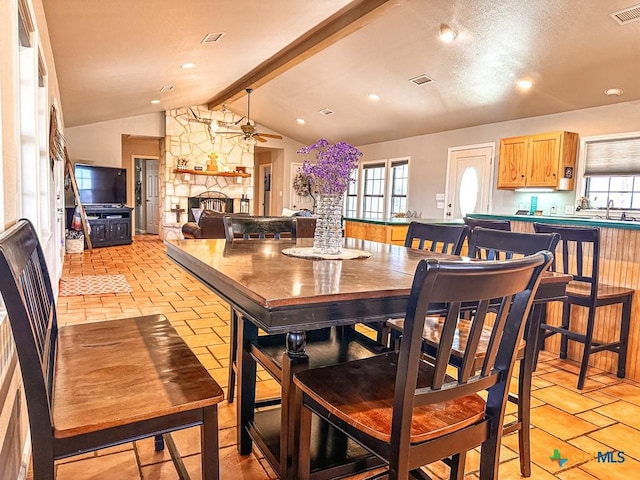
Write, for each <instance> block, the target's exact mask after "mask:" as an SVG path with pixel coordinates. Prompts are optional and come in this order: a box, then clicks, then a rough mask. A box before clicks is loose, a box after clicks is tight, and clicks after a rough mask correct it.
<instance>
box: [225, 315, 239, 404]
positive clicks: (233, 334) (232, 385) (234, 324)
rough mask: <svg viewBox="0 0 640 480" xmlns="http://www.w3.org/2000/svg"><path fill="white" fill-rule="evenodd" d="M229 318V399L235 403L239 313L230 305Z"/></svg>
mask: <svg viewBox="0 0 640 480" xmlns="http://www.w3.org/2000/svg"><path fill="white" fill-rule="evenodd" d="M230 310H231V313H230V318H229V380H228V383H227V401H228V402H229V403H233V397H234V394H235V391H236V362H237V358H238V334H237V332H238V314H237V312H236V310H235V309H234V308H233V305H232V306H231V307H230Z"/></svg>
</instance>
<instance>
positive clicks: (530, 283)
mask: <svg viewBox="0 0 640 480" xmlns="http://www.w3.org/2000/svg"><path fill="white" fill-rule="evenodd" d="M551 257H552V255H551V253H550V252H541V253H538V254H535V255H532V256H529V257H526V258H523V259H516V260H504V261H499V262H468V261H442V260H441V261H438V260H436V259H425V260H422V261H420V263H419V264H418V266H417V268H416V272H415V276H414V280H413V285H412V288H411V293H410V296H409V301H408V306H407V312H406V316H405V336H404V341H403V342H401V344H400V350H399V351H394V352H389V353H384V354H381V355H376V356H373V357H370V358H367V359H362V360H356V361H351V362H346V363H342V364H340V365H335V366H329V367H324V368H317V369H309V370H306V371H302V372H298V373H296V374H295V376H294V382H295V385H296V387H297V388H298V390H299V398H300V400H299V403H300V404H301V420H300V427H299V434H298V436H299V445H300V454H299V458H298V464H297V470H298V477H297V478H299V479H307V478H310V474H311V466H312V463H311V445H310V439H311V420H312V416H313V414H315V415H317V416H319V417H320V418H321V419H322V420H323V421H325V422H328V423H329V424H332V425H334V426H335V427H337V428H338V429H340V430H341V431H343V432H344V433H345V434H346V435H347V436H348V437H350V438H352V439H354V440H355V441H356V442H357V443H359V444H360V445H362V446H364V447H365V448H367V449H368V450H370V451H371V452H372V453H374V454H375V455H376V456H377V457H379V458H380V459H382V460H383V461H384V462H385V463H386V464H387V465H388V467H389V472H388V476H389V478H390V479H392V480H395V479H403V480H404V479H406V478H408V477H409V474H410V472H412V471H416V470H417V469H419V468H420V467H421V466H423V465H427V464H429V463H433V462H435V461H438V460H442V459H447V461H448V463H450V465H451V469H452V471H451V473H452V475H451V476H452V478H456V479H462V478H463V477H464V464H465V457H466V452H467V451H468V450H470V449H473V448H475V447H477V446H481V456H480V479H482V480H486V479H494V478H497V476H498V464H499V452H500V445H501V437H502V431H501V430H502V423H503V419H504V413H505V408H506V402H507V395H508V389H509V382H510V379H511V374H512V371H513V366H514V363H515V354H516V350H517V346H518V345H519V342H520V339H521V338H522V332H523V329H524V320H525V318H526V317H527V315H528V312H529V310H530V307H531V304H532V301H533V297H534V295H535V292H536V290H537V288H538V284H539V277H540V274H541V272H542V271H543V270H544V269H545V268H547V265H548V264H549V263H550V261H551ZM495 299H498V300H495ZM496 301H497V302H498V305H496V303H495V302H496ZM434 305H438V306H441V308H442V309H443V310H442V311H443V314H444V320H443V326H442V334H441V338H440V342H439V344H438V345H437V347H436V353H435V355H434V356H433V358H428V357H425V356H424V355H423V349H422V345H423V341H422V333H423V328H424V319H425V317H426V316H427V312H428V310H429V308H430V306H431V307H433V306H434ZM491 305H493V306H497V314H496V315H495V319H494V322H493V324H492V325H491V326H489V325H487V324H486V323H487V322H486V321H487V318H488V315H487V313H488V312H489V309H490V308H489V307H490V306H491ZM469 306H472V307H473V315H472V318H471V322H472V323H471V328H470V330H469V339H468V341H467V346H466V350H465V353H464V355H463V357H462V362H461V364H460V367H459V371H460V374H459V375H458V378H457V379H455V378H452V377H450V376H449V375H447V367H448V365H449V361H450V357H451V355H452V352H453V343H454V340H455V332H456V329H457V322H458V318H459V315H460V313H461V311H462V309H463V308H468V307H469ZM488 327H489V328H491V334H490V337H489V339H488V345H487V349H486V353H485V355H484V356H483V358H482V365H481V367H480V368H478V365H477V357H478V355H479V352H478V346H479V344H480V338H481V335H482V333H483V332H484V331H485V328H488ZM483 392H484V394H486V400H485V399H483V396H482V395H480V393H483ZM418 478H424V477H423V476H419V477H418Z"/></svg>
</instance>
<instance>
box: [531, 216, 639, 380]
mask: <svg viewBox="0 0 640 480" xmlns="http://www.w3.org/2000/svg"><path fill="white" fill-rule="evenodd" d="M533 226H534V228H535V230H536V232H544V233H557V234H559V235H560V245H561V258H562V268H561V271H562V272H564V273H569V274H571V275H573V281H572V282H571V283H569V285H568V286H567V301H566V302H565V303H564V305H563V307H562V321H561V324H560V325H559V326H555V325H549V324H547V323H546V322H544V323H542V324H541V325H540V328H541V329H542V330H543V332H542V340H541V342H540V344H539V347H540V348H544V340H545V339H546V338H547V337H550V336H551V335H555V334H560V336H561V341H560V358H567V346H568V341H569V340H571V341H574V342H577V343H581V344H583V345H584V348H583V351H582V360H581V362H580V373H579V375H578V385H577V388H578V390H582V389H583V388H584V382H585V379H586V376H587V368H588V366H589V356H590V355H592V354H594V353H597V352H602V351H610V352H614V353H617V354H618V366H617V376H618V377H619V378H624V376H625V369H626V361H627V342H628V340H629V324H630V322H631V302H632V300H633V289H631V288H626V287H618V286H615V285H606V284H604V283H602V282H600V279H599V274H600V229H599V228H598V227H572V226H567V225H555V224H554V225H549V224H543V223H534V224H533ZM556 266H557V263H556V260H555V259H554V262H553V267H552V268H553V270H556ZM616 304H620V306H621V309H620V318H619V319H617V320H614V322H615V323H611V324H610V325H609V330H610V331H616V330H617V333H618V334H617V336H618V339H617V340H613V341H604V340H596V339H594V330H595V324H596V310H597V309H598V307H603V306H606V305H616ZM574 306H576V307H584V308H586V309H587V317H586V325H585V328H584V330H583V332H584V333H583V332H582V331H577V330H578V329H577V328H576V326H575V325H572V318H571V311H572V307H574ZM576 320H577V319H576V318H575V316H574V318H573V322H575V321H576Z"/></svg>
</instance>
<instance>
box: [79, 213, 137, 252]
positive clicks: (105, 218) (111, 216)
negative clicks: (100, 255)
mask: <svg viewBox="0 0 640 480" xmlns="http://www.w3.org/2000/svg"><path fill="white" fill-rule="evenodd" d="M131 210H133V209H132V208H129V207H113V206H109V205H105V206H96V205H91V206H85V207H84V211H85V213H86V214H87V220H88V222H89V225H90V226H91V245H92V246H94V247H111V246H113V245H129V244H130V243H131V242H132V240H131Z"/></svg>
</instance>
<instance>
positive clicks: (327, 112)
mask: <svg viewBox="0 0 640 480" xmlns="http://www.w3.org/2000/svg"><path fill="white" fill-rule="evenodd" d="M318 113H319V114H320V115H333V110H331V109H330V108H322V109H320V110H318Z"/></svg>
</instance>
